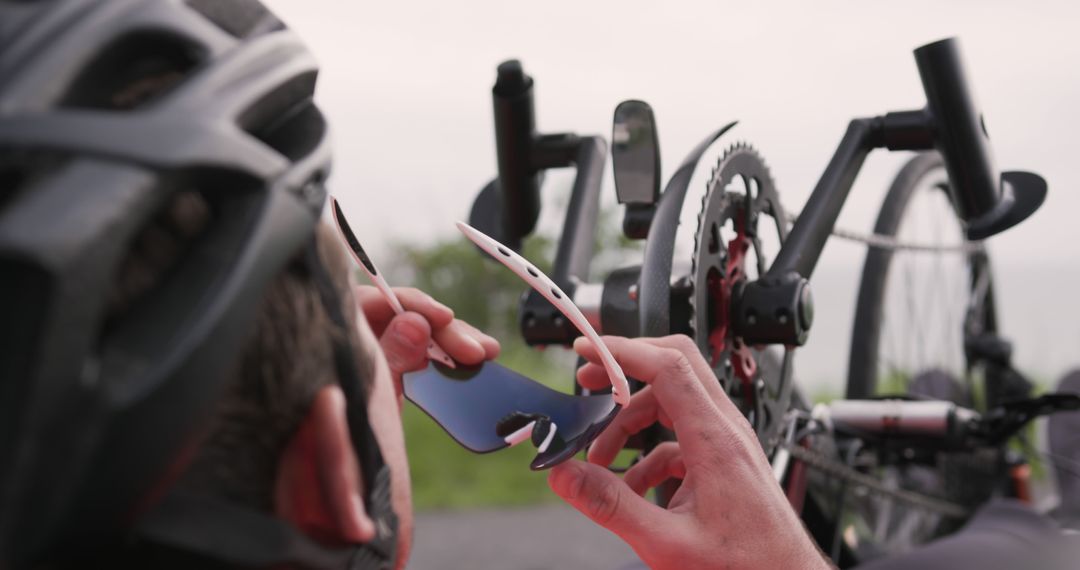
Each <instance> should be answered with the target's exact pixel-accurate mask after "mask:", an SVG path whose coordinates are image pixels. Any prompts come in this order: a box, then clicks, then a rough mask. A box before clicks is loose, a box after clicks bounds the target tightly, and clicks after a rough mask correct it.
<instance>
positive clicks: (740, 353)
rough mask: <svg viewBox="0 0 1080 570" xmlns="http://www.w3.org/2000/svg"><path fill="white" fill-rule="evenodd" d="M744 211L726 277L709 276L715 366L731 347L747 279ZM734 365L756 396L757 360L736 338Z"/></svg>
mask: <svg viewBox="0 0 1080 570" xmlns="http://www.w3.org/2000/svg"><path fill="white" fill-rule="evenodd" d="M745 217H746V216H745V215H744V212H743V210H742V209H740V210H739V212H738V214H737V215H736V216H735V232H736V235H735V237H734V238H732V239H731V241H729V242H728V244H727V250H728V256H727V263H726V264H725V266H724V275H723V276H722V277H721V276H718V275H716V274H710V275H709V277H708V284H709V295H711V296H712V297H713V299H715V300H716V303H715V304H714V306H715V307H716V308H715V311H716V312H715V315H714V319H715V321H714V322H715V323H716V326H715V327H713V329H712V330H711V331H709V345H710V346H711V347H712V354H713V357H712V362H711V364H712V366H713V368H715V367H716V365H717V364H718V363H719V362H718V361H719V358H720V355H721V354H722V353H723V351H724V349H725V348H727V339H728V332H729V330H730V327H729V324H730V322H731V317H732V315H731V297H732V291H734V289H735V285H736V284H737V283H739V282H741V281H745V280H746V252H747V251H748V250H749V249H750V240H749V238H747V237H746V222H745V221H744V220H745ZM731 365H732V367H733V369H734V372H735V376H736V377H737V378H739V380H740V381H742V385H743V394H744V396H745V397H747V398H749V397H750V395H751V394H752V391H751V389H750V388H751V381H752V379H753V378H754V375H755V374H757V361H755V360H754V357H753V355H752V354H751V353H750V348H749V347H748V346H746V345H744V344H743V343H742V341H741V340H739V339H737V338H735V339H732V341H731Z"/></svg>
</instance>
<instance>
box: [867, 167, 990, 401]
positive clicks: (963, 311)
mask: <svg viewBox="0 0 1080 570" xmlns="http://www.w3.org/2000/svg"><path fill="white" fill-rule="evenodd" d="M947 184H948V177H947V174H946V172H945V168H944V163H943V161H942V159H941V156H940V155H939V154H938V153H936V152H929V153H923V154H919V155H916V156H915V157H914V158H912V159H911V160H910V161H908V163H907V164H905V165H904V167H903V168H902V169H901V170H900V172H899V173H898V174H897V176H896V178H895V179H894V180H893V183H892V185H891V186H890V188H889V192H888V194H887V195H886V196H885V200H884V202H883V203H882V206H881V211H880V212H879V213H878V218H877V222H876V223H875V225H874V233H875V234H878V235H882V236H888V237H893V238H896V240H897V242H898V244H897V246H896V247H881V246H870V247H869V248H868V250H867V253H866V261H865V264H864V266H863V272H862V278H861V282H860V285H859V295H858V302H857V305H856V310H855V322H854V326H853V327H852V337H851V352H850V360H849V366H848V381H847V398H849V399H858V398H868V397H872V396H875V395H879V394H907V393H908V391H909V385H908V384H909V382H910V380H911V379H912V378H914V377H915V376H916V375H918V374H921V373H926V372H930V371H935V370H939V371H944V372H946V373H948V374H949V375H950V376H952V377H954V378H958V379H962V380H964V381H965V382H966V383H968V390H967V394H969V395H970V394H972V393H973V391H972V390H971V383H972V379H971V375H972V366H973V365H974V364H975V363H974V362H972V361H971V359H969V357H968V352H967V351H966V350H965V346H967V343H968V341H969V340H970V339H973V338H977V337H980V336H984V335H988V334H989V335H992V334H994V333H996V330H997V317H996V311H995V307H994V295H993V281H992V278H991V272H990V261H989V257H988V255H987V253H986V251H985V249H983V248H981V247H978V246H976V245H974V244H971V243H970V242H966V241H965V238H964V233H963V225H962V223H961V221H960V220H959V218H958V217H957V216H956V212H955V210H954V209H953V206H952V202H951V201H950V199H949V194H948V192H947V188H948V187H947ZM911 244H917V246H918V247H905V246H907V245H911ZM936 396H937V397H942V396H941V395H940V394H938V395H936Z"/></svg>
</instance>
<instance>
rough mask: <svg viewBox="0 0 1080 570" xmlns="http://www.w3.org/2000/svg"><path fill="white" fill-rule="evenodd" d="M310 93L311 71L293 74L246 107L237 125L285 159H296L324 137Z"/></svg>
mask: <svg viewBox="0 0 1080 570" xmlns="http://www.w3.org/2000/svg"><path fill="white" fill-rule="evenodd" d="M314 91H315V72H311V73H304V74H301V75H297V76H296V77H294V78H292V79H290V80H288V81H286V82H285V83H283V84H281V85H280V86H278V88H277V89H274V90H273V91H271V92H270V93H268V94H267V95H265V96H264V97H262V98H261V99H259V100H258V101H257V102H255V104H253V105H251V106H250V107H248V109H247V110H245V111H244V112H243V113H241V114H240V116H239V118H238V119H237V124H239V125H240V128H242V129H244V130H245V131H247V132H248V133H249V134H250V135H251V136H253V137H255V138H257V139H259V140H260V141H262V142H263V143H265V144H266V145H267V146H269V147H270V148H273V149H274V150H276V151H278V152H280V153H281V154H283V155H285V157H286V158H288V159H289V160H293V161H297V160H300V159H301V158H303V157H305V156H307V154H308V153H310V152H311V151H312V150H314V149H315V147H317V146H318V145H319V143H320V142H322V141H323V139H324V138H325V134H326V122H325V120H324V119H323V116H322V114H321V113H319V110H318V109H317V108H316V107H315V103H314V101H312V94H313V93H314Z"/></svg>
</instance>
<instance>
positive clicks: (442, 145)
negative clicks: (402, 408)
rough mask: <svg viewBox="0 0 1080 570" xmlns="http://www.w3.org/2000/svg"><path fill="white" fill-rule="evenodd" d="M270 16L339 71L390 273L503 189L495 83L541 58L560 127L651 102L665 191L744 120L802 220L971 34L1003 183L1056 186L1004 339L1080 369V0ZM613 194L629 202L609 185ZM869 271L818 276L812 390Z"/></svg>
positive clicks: (872, 174)
mask: <svg viewBox="0 0 1080 570" xmlns="http://www.w3.org/2000/svg"><path fill="white" fill-rule="evenodd" d="M267 3H268V4H269V5H270V6H271V7H272V8H273V9H274V10H275V11H276V12H277V13H278V14H279V15H280V16H281V17H282V18H283V19H285V20H286V21H287V22H288V23H289V25H290V26H292V27H293V28H294V29H296V30H298V31H299V32H300V34H301V35H302V36H303V37H304V38H305V39H306V40H307V42H308V43H309V45H310V46H311V48H312V49H313V50H314V52H315V54H316V56H317V57H318V58H319V60H320V62H321V64H322V73H321V78H320V82H319V87H318V100H319V102H320V103H321V105H322V107H323V109H324V110H325V111H326V112H327V113H328V115H329V117H330V119H331V121H332V125H333V129H334V137H335V141H336V154H335V156H336V162H335V170H334V175H333V177H332V179H331V189H332V191H333V192H335V193H336V194H337V196H338V197H339V198H340V199H341V201H342V203H343V206H344V207H345V208H346V209H347V211H348V212H349V214H350V218H351V219H355V222H354V224H355V225H357V226H358V228H357V229H358V233H359V234H361V239H363V240H364V242H365V244H366V245H368V249H369V250H370V252H371V254H372V255H373V256H375V257H376V259H378V258H383V257H385V256H386V255H387V254H388V252H389V245H390V244H391V243H393V242H401V241H429V240H432V239H434V238H436V237H440V236H450V235H452V234H453V232H454V231H455V230H454V227H453V221H455V220H457V219H463V218H465V216H466V214H467V212H468V208H469V206H470V204H471V201H472V199H473V197H474V195H475V193H476V192H477V190H478V189H479V188H480V187H481V186H483V184H484V183H485V182H486V181H487V180H488V179H490V178H491V177H492V176H493V175H494V174H495V155H494V135H493V132H492V118H491V99H490V87H491V84H492V82H493V80H494V70H495V66H496V65H497V64H498V63H499V62H500V61H502V60H505V59H508V58H519V59H521V60H522V62H523V63H524V65H525V68H526V71H527V72H528V73H529V74H530V75H532V76H533V77H534V78H535V80H536V85H537V87H536V94H535V97H536V107H537V116H538V125H539V127H540V128H541V130H543V131H546V132H557V131H575V132H578V133H579V134H603V135H605V136H609V134H610V130H611V123H610V121H611V113H612V111H613V109H614V107H615V105H616V104H618V103H619V101H621V100H623V99H630V98H638V99H644V100H645V101H648V102H649V103H650V104H651V105H652V106H653V109H654V111H655V113H656V117H657V121H658V123H659V128H660V142H661V150H662V157H663V162H664V164H665V166H666V168H665V177H666V176H667V175H668V174H670V172H671V170H672V168H673V166H674V165H677V164H678V163H679V162H680V161H681V159H682V156H683V155H684V154H685V153H686V152H687V151H688V150H689V149H690V148H691V147H692V146H693V145H694V144H696V142H697V141H698V140H699V139H700V138H701V137H703V136H704V135H705V134H706V133H708V132H709V131H710V130H711V129H713V128H715V127H717V126H719V125H721V124H723V123H725V122H727V121H730V120H733V119H739V120H740V125H739V126H738V127H737V128H736V129H735V131H734V132H733V133H732V134H730V135H729V137H728V138H727V142H728V143H731V142H735V141H737V140H745V141H749V142H751V143H753V144H754V145H755V146H756V147H757V148H758V149H759V150H760V151H761V152H762V153H763V154H764V155H765V157H766V159H767V160H768V162H769V165H770V167H771V169H772V173H773V176H774V178H775V180H776V181H777V184H778V186H779V188H780V193H781V197H782V198H783V201H784V202H785V203H786V204H788V207H789V208H791V209H795V210H797V209H799V208H801V206H802V204H803V202H804V201H805V200H806V198H807V196H808V195H809V193H810V190H811V189H812V188H813V185H814V183H815V182H816V180H817V177H818V176H819V175H820V174H821V171H822V169H823V168H824V166H825V164H826V163H827V161H828V159H829V157H830V156H831V154H832V152H833V150H834V149H835V146H836V143H837V142H838V141H839V139H840V137H841V135H842V134H843V130H844V128H845V126H846V124H847V122H848V121H849V120H850V119H851V118H853V117H855V116H867V115H875V114H880V113H883V112H886V111H891V110H903V109H912V108H918V107H921V106H923V105H924V102H925V98H924V95H923V93H922V88H921V84H920V82H919V78H918V73H917V71H916V68H915V64H914V60H913V58H912V55H911V50H912V49H914V48H915V47H918V46H919V45H922V44H924V43H927V42H930V41H934V40H936V39H940V38H943V37H947V36H958V37H959V38H960V40H961V43H962V49H963V52H964V56H965V60H966V63H967V68H968V74H969V77H970V78H971V80H972V82H973V85H974V88H975V93H976V96H977V97H978V99H979V102H980V104H981V107H982V109H983V111H984V113H985V116H986V122H987V127H988V129H989V132H990V135H991V138H992V141H993V144H994V147H995V151H996V156H997V161H998V165H999V167H1000V168H1002V169H1003V170H1008V169H1026V170H1032V171H1035V172H1038V173H1040V174H1042V175H1043V176H1044V177H1045V178H1046V179H1047V180H1048V181H1049V184H1050V194H1049V197H1048V199H1047V202H1046V204H1045V205H1044V206H1043V208H1042V210H1041V211H1040V212H1038V213H1037V214H1036V215H1035V216H1034V217H1033V218H1031V219H1030V220H1029V221H1028V222H1026V223H1025V224H1023V225H1022V226H1020V227H1018V228H1016V229H1014V230H1011V231H1010V232H1008V233H1007V234H1005V235H1003V236H1001V237H999V238H995V239H994V240H992V242H991V250H992V253H993V256H994V258H995V260H996V262H997V275H996V276H995V277H996V278H997V280H998V282H999V286H1000V288H1001V289H1002V293H1001V295H1002V297H1001V308H1002V310H1003V313H1004V321H1005V325H1006V327H1007V328H1008V327H1013V333H1014V336H1016V337H1017V342H1018V346H1019V348H1020V352H1019V357H1020V359H1021V362H1022V364H1024V365H1025V367H1026V368H1029V369H1032V370H1035V371H1037V372H1038V373H1039V374H1042V375H1048V376H1049V375H1054V374H1057V373H1058V372H1060V371H1061V370H1062V369H1064V367H1066V366H1068V365H1069V364H1070V363H1080V358H1076V357H1074V347H1077V346H1080V324H1078V320H1077V316H1078V313H1080V311H1078V310H1077V304H1076V302H1075V301H1073V300H1072V296H1074V295H1075V294H1076V291H1078V290H1080V271H1078V270H1077V268H1078V267H1080V248H1078V247H1077V241H1078V239H1080V223H1078V219H1077V215H1076V212H1078V211H1080V169H1078V168H1077V165H1076V163H1077V162H1078V161H1080V153H1078V151H1080V145H1078V144H1077V142H1076V141H1077V136H1078V132H1080V64H1078V62H1080V40H1078V39H1077V29H1078V26H1080V3H1078V2H1068V1H1060V2H1031V1H1028V2H1009V3H1006V2H998V1H987V0H965V1H950V2H943V1H940V0H938V1H912V0H905V1H904V2H888V3H886V2H865V1H863V2H833V1H820V0H819V1H815V2H783V3H779V2H763V1H753V2H751V1H749V0H744V1H743V2H645V1H632V0H620V1H595V0H593V1H583V0H576V1H567V0H546V1H544V2H529V3H526V2H513V1H509V0H486V1H482V2H461V1H459V2H424V3H421V2H409V1H394V2H373V1H358V2H357V1H341V0H335V1H330V0H267ZM724 146H725V145H724V144H721V145H719V146H718V147H717V149H716V151H717V155H718V154H719V152H720V151H722V149H723V147H724ZM905 158H906V157H905V156H903V155H898V154H891V155H890V154H887V153H884V152H882V153H881V154H880V155H879V154H875V155H872V156H871V158H870V160H869V161H868V163H867V167H866V168H865V169H864V171H863V173H862V174H861V175H860V177H859V180H858V182H857V184H856V187H855V189H854V191H853V192H852V195H851V199H850V200H849V201H848V203H847V205H846V206H845V208H844V211H843V214H842V215H841V218H840V223H841V225H843V226H845V227H850V228H852V229H858V230H867V229H869V228H870V226H872V223H873V218H874V216H875V215H876V212H877V208H878V206H879V204H880V201H881V198H882V195H883V193H884V189H885V187H886V185H887V183H888V181H889V180H890V179H891V177H892V175H893V174H894V173H895V171H896V169H897V168H899V166H900V165H901V164H902V163H903V161H904V159H905ZM706 170H707V169H706ZM549 178H550V179H551V181H550V184H549V185H548V187H547V188H546V190H547V191H548V193H549V194H550V193H552V192H558V191H561V190H562V189H563V188H565V185H566V180H567V178H565V177H560V176H554V177H549ZM699 178H700V177H699ZM704 180H705V179H704V178H701V182H700V183H703V182H704ZM605 184H606V185H607V188H606V189H605V198H604V199H605V201H608V202H614V193H613V191H612V190H611V187H612V183H611V179H610V168H609V173H608V174H607V178H606V180H605ZM688 215H693V212H689V213H688ZM691 227H692V226H691ZM863 254H864V250H862V249H860V248H858V247H856V246H853V245H849V244H844V243H839V242H838V243H832V242H830V245H829V247H827V249H826V254H825V256H824V257H823V259H822V268H821V269H820V270H819V272H818V273H817V274H815V277H819V276H820V280H821V283H822V284H825V285H827V287H828V289H829V290H827V291H822V290H821V289H822V287H821V286H819V287H818V288H817V289H816V290H815V293H816V294H817V297H818V300H819V304H818V315H819V319H818V322H817V323H815V326H816V327H819V328H818V330H815V331H814V340H813V341H812V344H811V346H810V347H809V349H808V350H807V353H808V355H807V356H806V357H804V358H803V359H802V360H801V361H800V367H801V369H802V372H803V374H804V376H806V377H808V378H809V379H811V380H813V381H818V380H828V379H831V378H838V377H841V376H842V375H843V370H844V369H845V368H846V364H845V363H846V350H847V349H846V346H847V342H848V338H847V335H848V334H849V330H850V319H851V314H850V311H851V306H850V305H852V304H853V300H854V294H855V293H854V290H855V282H854V280H855V277H856V276H857V274H858V271H859V269H860V267H861V262H862V257H863ZM1063 297H1064V298H1063ZM830 305H831V306H830ZM1025 339H1027V343H1028V344H1027V345H1026V346H1025ZM1036 345H1037V346H1036Z"/></svg>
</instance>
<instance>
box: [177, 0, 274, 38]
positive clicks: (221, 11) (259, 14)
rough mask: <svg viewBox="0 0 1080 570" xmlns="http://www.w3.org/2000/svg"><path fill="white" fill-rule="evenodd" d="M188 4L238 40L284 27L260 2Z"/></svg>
mask: <svg viewBox="0 0 1080 570" xmlns="http://www.w3.org/2000/svg"><path fill="white" fill-rule="evenodd" d="M187 4H188V6H190V7H191V9H192V10H195V11H196V12H198V13H200V14H202V15H203V16H204V17H205V18H206V19H207V20H210V21H211V22H213V23H214V25H216V26H217V27H219V28H221V29H222V30H224V31H225V32H226V33H228V34H229V35H232V36H235V37H237V38H246V37H248V36H251V35H256V34H257V33H259V32H265V31H270V30H277V29H281V28H282V27H283V26H282V24H281V22H280V21H279V20H278V19H277V18H275V17H274V15H273V14H271V13H270V11H269V10H267V9H266V8H265V7H264V6H263V5H262V3H261V2H259V1H258V0H187Z"/></svg>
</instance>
